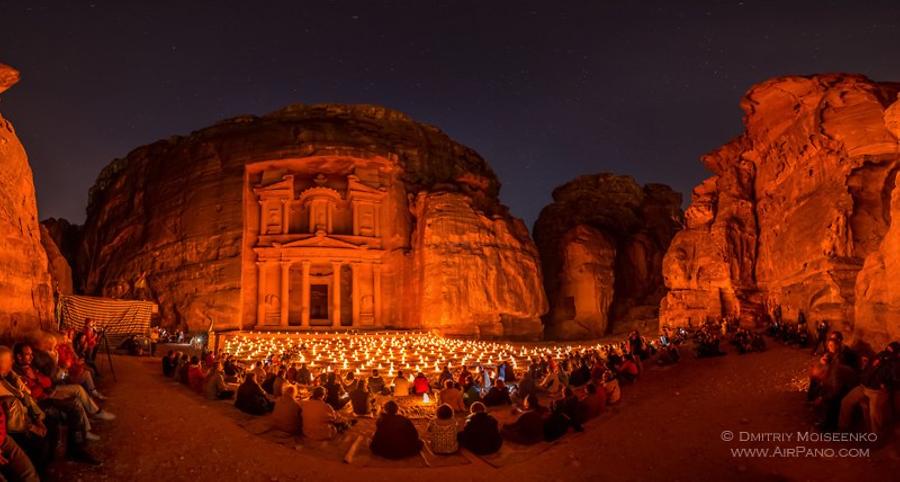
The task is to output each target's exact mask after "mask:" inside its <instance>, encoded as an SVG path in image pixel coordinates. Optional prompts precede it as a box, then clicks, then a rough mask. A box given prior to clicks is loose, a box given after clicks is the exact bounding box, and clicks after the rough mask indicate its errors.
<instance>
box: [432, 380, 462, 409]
mask: <svg viewBox="0 0 900 482" xmlns="http://www.w3.org/2000/svg"><path fill="white" fill-rule="evenodd" d="M438 397H439V401H440V403H442V404H445V405H448V406H449V407H450V409H451V410H453V411H454V412H459V413H462V412H465V411H466V402H465V400H463V393H462V392H461V391H460V390H459V389H458V388H456V383H454V382H453V380H452V379H449V380H445V381H444V389H443V390H441V392H440V394H439V396H438Z"/></svg>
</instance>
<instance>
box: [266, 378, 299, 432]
mask: <svg viewBox="0 0 900 482" xmlns="http://www.w3.org/2000/svg"><path fill="white" fill-rule="evenodd" d="M296 396H297V388H296V387H295V386H293V385H286V386H285V387H284V389H283V390H282V392H281V397H279V398H278V401H277V402H275V409H274V410H272V426H273V427H274V428H276V429H278V430H281V431H282V432H287V433H290V434H294V435H299V434H301V433H303V425H302V423H303V415H302V412H303V409H302V408H300V402H298V401H297V398H296Z"/></svg>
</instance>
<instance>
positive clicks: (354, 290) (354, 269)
mask: <svg viewBox="0 0 900 482" xmlns="http://www.w3.org/2000/svg"><path fill="white" fill-rule="evenodd" d="M359 268H360V264H359V263H352V264H351V265H350V271H351V273H352V274H353V282H352V283H351V288H350V290H351V291H350V297H351V299H352V300H353V326H359Z"/></svg>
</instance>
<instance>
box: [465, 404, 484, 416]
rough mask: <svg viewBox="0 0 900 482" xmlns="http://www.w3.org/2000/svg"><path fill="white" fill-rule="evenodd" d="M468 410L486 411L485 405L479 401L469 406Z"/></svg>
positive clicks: (473, 411) (475, 411) (471, 411)
mask: <svg viewBox="0 0 900 482" xmlns="http://www.w3.org/2000/svg"><path fill="white" fill-rule="evenodd" d="M469 412H470V413H472V414H476V413H484V412H487V407H485V406H484V404H483V403H481V402H475V403H473V404H472V406H471V407H469Z"/></svg>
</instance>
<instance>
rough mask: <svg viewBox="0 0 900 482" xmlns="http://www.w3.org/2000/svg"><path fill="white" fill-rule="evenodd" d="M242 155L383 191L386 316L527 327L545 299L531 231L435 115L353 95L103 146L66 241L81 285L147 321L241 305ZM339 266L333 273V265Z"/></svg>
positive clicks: (444, 324) (444, 325)
mask: <svg viewBox="0 0 900 482" xmlns="http://www.w3.org/2000/svg"><path fill="white" fill-rule="evenodd" d="M375 161H377V162H378V163H379V164H378V166H379V167H378V168H377V169H376V168H372V167H371V165H372V163H374V162H375ZM385 162H386V163H387V164H389V165H388V166H386V167H385V165H384V163H385ZM250 163H255V165H257V166H258V165H260V163H262V164H266V165H268V164H272V165H273V166H275V165H278V166H282V165H283V164H285V163H291V164H290V165H291V166H292V167H291V169H294V170H301V171H303V170H308V171H309V172H310V173H313V172H319V173H323V174H325V175H327V176H328V179H327V183H332V184H328V186H329V189H331V188H332V187H333V188H334V189H337V190H338V191H340V190H341V189H343V188H344V187H346V184H344V185H337V184H333V183H334V182H338V181H340V180H341V179H347V178H348V176H351V177H352V176H361V177H360V178H359V179H360V180H359V182H363V183H365V182H368V183H369V184H370V185H371V186H375V187H374V188H373V189H376V188H377V189H376V190H375V191H374V192H383V193H384V194H383V195H384V196H386V199H387V201H385V202H388V203H389V205H390V206H399V207H398V208H397V209H395V210H393V211H391V212H389V213H387V214H385V218H384V220H383V233H382V241H381V242H383V248H384V249H385V250H386V252H387V254H386V255H385V257H384V263H385V264H384V266H383V267H382V268H383V269H382V274H383V276H384V280H382V281H381V282H380V286H381V288H380V289H381V290H382V291H383V293H384V301H385V303H386V305H385V306H384V307H382V308H379V310H382V309H383V310H384V312H385V313H386V314H387V315H386V317H385V318H386V319H385V320H384V322H385V323H384V324H385V325H386V326H389V327H407V328H409V327H424V328H439V329H441V330H442V331H444V332H446V333H465V334H475V333H482V334H485V335H506V334H509V335H517V336H525V337H531V338H535V337H538V336H539V335H540V324H539V323H537V320H538V319H539V317H540V316H541V315H542V314H543V313H544V311H546V299H545V297H544V294H543V292H542V291H541V290H540V289H539V288H540V282H539V279H540V275H539V273H540V268H539V266H538V261H537V258H536V255H535V249H534V245H533V243H532V242H531V240H530V239H529V238H528V235H527V232H526V231H525V230H524V229H523V228H522V227H521V221H519V220H517V219H515V218H514V217H512V216H510V215H509V214H508V212H507V210H506V208H505V207H503V206H502V205H500V203H499V200H498V193H499V189H500V184H499V182H498V181H497V178H496V176H495V175H494V173H493V171H492V170H491V169H490V167H489V166H488V165H487V163H486V162H485V161H484V160H483V159H482V158H481V157H480V156H478V154H477V153H475V152H474V151H472V150H471V149H469V148H467V147H465V146H462V145H460V144H458V143H456V142H454V141H453V140H451V139H450V138H449V137H447V136H446V135H445V134H444V133H442V132H441V131H439V130H438V129H436V128H434V127H431V126H427V125H424V124H420V123H417V122H415V121H413V120H412V119H410V118H409V117H407V116H406V115H404V114H402V113H399V112H396V111H392V110H389V109H385V108H381V107H377V106H368V105H314V106H305V105H293V106H289V107H286V108H284V109H282V110H280V111H277V112H273V113H271V114H269V115H265V116H262V117H255V116H243V117H238V118H234V119H229V120H226V121H223V122H220V123H218V124H215V125H213V126H211V127H208V128H205V129H202V130H199V131H196V132H194V133H192V134H190V135H189V136H185V137H173V138H170V139H168V140H163V141H159V142H156V143H154V144H150V145H148V146H144V147H140V148H138V149H135V150H134V151H132V152H131V153H130V154H128V156H127V157H125V158H124V159H118V160H115V161H113V162H112V163H111V164H110V165H108V166H107V167H106V168H105V169H104V170H103V172H102V173H101V174H100V176H99V178H98V180H97V183H96V184H95V186H94V187H93V188H92V189H91V192H90V196H89V198H90V200H89V206H88V210H87V220H86V222H85V225H84V227H83V235H82V241H81V243H80V251H79V253H78V255H77V256H76V257H77V269H76V271H77V276H76V278H77V279H79V280H81V285H82V287H83V289H84V291H85V293H87V294H98V295H105V296H114V297H122V298H144V299H152V300H155V301H157V302H158V303H159V304H160V313H161V316H162V322H163V324H165V325H187V326H190V327H191V328H193V329H198V328H200V329H205V328H206V327H207V326H208V324H209V322H211V321H215V322H216V324H217V326H218V327H220V328H226V327H239V326H243V325H242V319H249V318H251V317H255V313H256V312H255V311H254V308H253V307H248V306H246V305H247V304H248V303H253V304H255V303H256V298H253V296H255V294H251V296H250V297H248V296H247V295H248V293H246V288H245V292H244V293H242V291H241V290H242V280H243V283H248V282H249V281H251V280H253V281H255V278H254V277H255V276H256V270H255V268H252V266H253V259H250V258H248V257H253V256H254V254H253V251H252V249H251V248H252V246H251V245H250V244H248V240H245V239H242V236H243V234H244V224H245V223H248V222H249V223H251V224H252V225H253V226H258V225H259V219H249V218H247V217H246V212H247V211H245V210H243V208H242V202H243V200H244V199H245V198H246V196H251V195H253V192H252V191H251V190H249V188H247V187H246V184H247V182H248V181H247V179H248V178H247V177H246V176H249V175H251V174H248V173H249V171H248V170H246V169H245V166H247V165H248V164H250ZM367 163H368V164H367ZM278 166H276V167H278ZM367 166H368V167H367ZM276 167H272V168H271V169H269V171H266V172H262V171H260V173H259V174H257V173H256V171H254V174H252V175H253V176H257V177H258V176H262V177H261V178H260V179H261V181H259V182H262V183H263V184H265V183H271V182H276V181H277V182H292V183H293V182H295V181H294V180H293V178H291V181H278V179H281V177H279V178H278V179H274V180H268V177H267V176H270V174H268V172H270V171H271V172H276V170H277V169H276ZM260 169H262V168H260ZM354 169H355V171H354ZM361 169H362V170H363V171H360V170H361ZM279 172H280V171H279ZM291 172H294V171H291ZM354 172H355V173H356V174H354ZM360 172H364V174H360ZM365 173H367V174H365ZM366 176H368V177H366ZM363 177H365V179H363ZM254 179H256V177H254ZM285 179H287V178H285ZM353 179H357V178H356V177H354V178H353ZM367 179H369V180H367ZM336 180H337V181H336ZM253 182H256V181H253ZM296 182H300V181H296ZM321 182H322V183H326V180H325V179H324V178H323V180H322V181H321ZM340 182H344V181H340ZM354 182H356V181H354ZM341 186H344V187H341ZM379 186H381V187H379ZM323 188H324V186H323ZM366 189H368V188H366ZM378 189H381V191H378ZM341 195H343V194H341ZM417 197H418V199H420V200H421V202H416V199H417ZM341 202H344V201H343V200H341ZM296 222H297V223H298V226H299V225H301V224H303V225H305V224H304V223H306V221H305V220H302V219H300V220H297V221H296ZM293 223H294V221H290V223H289V224H290V225H291V226H293ZM254 229H256V228H254ZM291 229H293V227H292V228H291ZM257 231H258V229H257ZM348 239H350V238H348ZM242 257H244V258H243V263H242ZM248 266H249V267H250V268H248ZM416 267H424V269H425V270H426V271H427V273H428V274H427V276H419V275H417V271H416ZM291 273H293V271H291ZM314 274H315V273H314ZM293 276H294V275H293V274H286V279H293ZM364 276H365V277H366V279H370V278H371V276H372V274H371V273H369V272H368V271H366V272H365V273H364ZM341 279H342V280H343V281H342V282H344V283H349V281H347V280H348V279H349V275H347V276H343V277H342V278H341ZM273 282H276V283H277V279H274V278H273ZM282 283H284V282H282ZM292 286H293V285H292ZM348 286H349V285H348ZM535 288H538V289H535ZM342 293H343V295H346V293H347V290H346V289H345V290H343V291H342ZM242 299H243V301H242ZM272 299H273V300H275V302H277V300H276V299H275V298H274V297H272ZM292 299H296V297H293V298H292ZM242 303H243V304H242ZM294 309H295V308H294V307H291V308H290V310H294ZM298 309H299V308H298ZM263 311H265V310H263ZM290 313H293V311H291V312H290ZM343 314H344V316H349V315H347V310H344V312H343ZM290 316H293V315H292V314H291V315H290ZM251 326H252V324H251ZM245 327H246V326H245Z"/></svg>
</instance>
